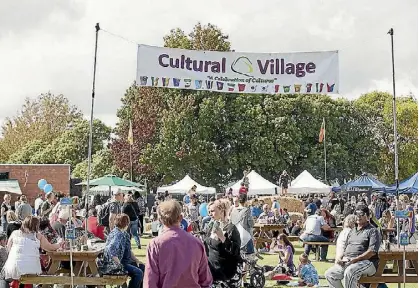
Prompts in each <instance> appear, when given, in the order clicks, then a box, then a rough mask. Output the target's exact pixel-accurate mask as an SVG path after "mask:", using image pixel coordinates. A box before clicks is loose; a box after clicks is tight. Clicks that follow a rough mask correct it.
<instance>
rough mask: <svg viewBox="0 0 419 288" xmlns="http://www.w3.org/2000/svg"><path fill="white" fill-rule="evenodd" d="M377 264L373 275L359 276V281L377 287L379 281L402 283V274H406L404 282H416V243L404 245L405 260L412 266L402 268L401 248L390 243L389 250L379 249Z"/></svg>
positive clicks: (373, 287)
mask: <svg viewBox="0 0 419 288" xmlns="http://www.w3.org/2000/svg"><path fill="white" fill-rule="evenodd" d="M378 257H379V259H380V260H379V264H378V268H377V272H376V273H375V275H373V276H370V277H367V276H364V277H361V279H360V280H359V283H369V284H371V286H370V287H371V288H377V287H378V284H379V283H403V275H404V274H405V275H406V283H418V250H417V246H416V245H408V246H407V247H406V256H405V260H408V261H409V262H410V263H411V265H412V266H413V268H406V269H403V267H404V266H403V248H400V249H399V248H398V247H397V245H392V247H391V249H390V251H379V252H378ZM389 266H390V267H389Z"/></svg>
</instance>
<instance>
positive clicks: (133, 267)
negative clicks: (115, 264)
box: [122, 262, 145, 288]
mask: <svg viewBox="0 0 419 288" xmlns="http://www.w3.org/2000/svg"><path fill="white" fill-rule="evenodd" d="M122 266H124V269H125V270H126V271H127V272H128V276H129V277H131V280H130V281H129V283H128V288H142V287H143V277H144V270H145V266H144V264H140V265H138V266H137V263H135V262H130V263H125V264H124V263H123V264H122Z"/></svg>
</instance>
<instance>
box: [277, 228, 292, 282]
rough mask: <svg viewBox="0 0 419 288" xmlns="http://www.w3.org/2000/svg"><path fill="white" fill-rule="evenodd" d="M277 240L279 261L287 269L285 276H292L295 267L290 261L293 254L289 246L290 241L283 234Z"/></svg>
mask: <svg viewBox="0 0 419 288" xmlns="http://www.w3.org/2000/svg"><path fill="white" fill-rule="evenodd" d="M278 240H279V251H280V254H279V255H280V256H279V259H280V260H281V261H283V264H285V266H286V268H287V274H289V275H292V276H293V275H294V273H295V266H294V262H293V261H292V259H293V257H294V253H295V249H294V246H293V245H292V244H291V242H290V240H288V237H287V235H285V234H281V235H279V237H278ZM281 256H282V257H283V258H282V257H281Z"/></svg>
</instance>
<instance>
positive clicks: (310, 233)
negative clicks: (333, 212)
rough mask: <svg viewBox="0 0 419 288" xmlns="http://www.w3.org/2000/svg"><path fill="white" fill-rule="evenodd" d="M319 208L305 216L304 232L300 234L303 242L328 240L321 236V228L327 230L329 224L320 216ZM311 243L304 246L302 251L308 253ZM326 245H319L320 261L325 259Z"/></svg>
mask: <svg viewBox="0 0 419 288" xmlns="http://www.w3.org/2000/svg"><path fill="white" fill-rule="evenodd" d="M320 213H321V212H320V210H317V211H316V213H315V214H314V215H310V216H308V217H307V219H306V222H305V223H304V232H303V234H301V236H300V240H301V241H303V242H329V239H328V238H326V237H324V236H322V235H321V234H322V229H323V230H329V229H330V227H329V225H327V224H326V222H325V220H324V218H323V217H322V216H320ZM310 250H311V245H309V244H306V245H305V246H304V253H305V254H307V255H309V254H310ZM327 250H328V245H324V246H320V261H326V257H327Z"/></svg>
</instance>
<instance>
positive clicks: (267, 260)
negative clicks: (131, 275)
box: [132, 238, 418, 288]
mask: <svg viewBox="0 0 419 288" xmlns="http://www.w3.org/2000/svg"><path fill="white" fill-rule="evenodd" d="M149 241H150V238H143V239H141V244H142V247H143V248H142V249H141V250H140V249H137V248H136V245H135V242H134V241H133V242H132V243H133V244H132V248H133V251H134V254H135V255H136V256H137V257H138V258H139V259H140V260H141V261H143V262H144V263H145V261H146V260H145V253H146V245H147V244H148V242H149ZM293 244H294V248H295V250H296V252H295V255H294V264H295V265H296V266H298V263H299V261H298V258H299V255H300V254H302V253H303V252H304V249H303V247H302V245H301V243H298V242H293ZM262 256H263V258H264V259H263V260H259V261H258V264H259V265H261V266H263V265H271V266H275V265H276V264H277V262H278V256H276V255H262ZM327 258H328V259H334V258H335V246H329V251H328V254H327ZM310 259H314V254H313V253H311V254H310ZM312 263H313V265H314V267H316V269H317V272H318V273H319V276H320V277H323V278H324V273H325V272H326V270H327V269H329V267H331V266H332V265H333V263H325V262H312ZM320 284H321V285H322V286H326V284H327V281H326V280H324V279H322V280H320ZM387 286H388V287H391V288H396V287H397V284H387ZM265 287H287V286H279V285H276V281H267V283H266V285H265ZM401 287H404V285H403V284H402V286H401ZM406 287H407V288H416V287H418V285H417V284H406Z"/></svg>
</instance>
